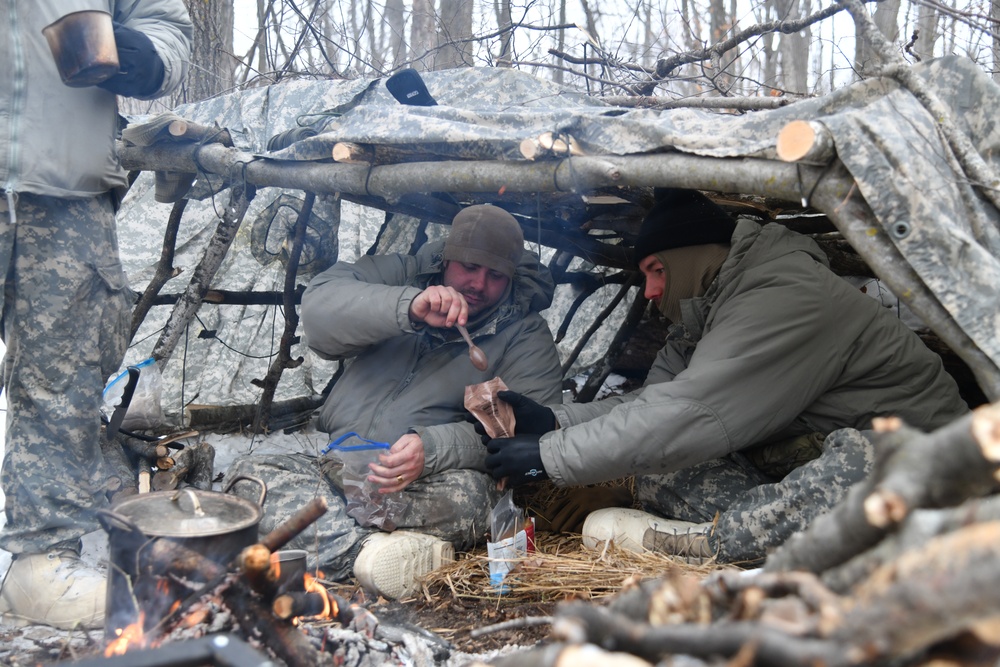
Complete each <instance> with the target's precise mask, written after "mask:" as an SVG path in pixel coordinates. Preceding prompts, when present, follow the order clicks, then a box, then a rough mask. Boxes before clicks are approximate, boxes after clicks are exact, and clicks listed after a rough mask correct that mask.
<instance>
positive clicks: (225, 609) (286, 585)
mask: <svg viewBox="0 0 1000 667" xmlns="http://www.w3.org/2000/svg"><path fill="white" fill-rule="evenodd" d="M324 513H326V504H325V502H324V501H323V500H322V499H315V500H314V501H312V502H311V503H309V504H308V505H306V506H305V507H304V508H302V510H300V511H299V512H298V513H297V514H296V515H295V516H293V517H292V518H291V519H289V520H288V521H287V522H286V523H285V524H283V525H281V526H279V527H278V528H277V529H276V530H274V531H272V532H271V533H269V534H268V535H266V536H264V537H263V538H262V539H261V540H260V541H258V542H255V543H253V544H251V545H249V546H247V547H244V548H243V549H242V550H241V551H240V552H239V553H238V554H237V555H236V556H235V557H233V558H232V559H231V560H230V561H229V562H226V563H222V564H220V563H219V562H218V561H217V560H215V559H213V558H212V557H211V555H206V554H203V553H200V552H199V551H197V550H195V549H192V548H190V547H189V546H187V545H185V544H184V543H183V541H177V540H171V539H165V538H157V537H154V538H147V539H146V540H145V542H144V543H143V544H142V546H141V548H140V549H139V550H138V551H134V552H131V553H132V555H133V556H134V559H133V561H134V563H135V565H134V566H133V567H132V570H131V571H130V572H125V571H124V568H121V567H115V563H114V560H115V559H114V555H113V556H112V561H113V562H112V570H113V572H114V573H115V575H117V576H116V578H112V581H111V582H109V591H108V603H109V607H108V610H107V618H108V621H107V625H106V633H105V634H106V640H107V645H106V648H105V650H104V655H105V657H112V656H121V655H124V654H126V653H128V652H130V651H135V650H139V649H155V648H158V647H167V645H168V644H171V643H172V642H174V641H177V640H183V639H191V638H195V637H198V636H202V635H205V634H208V633H210V632H217V631H218V630H219V627H220V626H232V625H234V623H233V622H232V620H233V619H235V625H237V626H239V629H240V630H241V631H242V634H243V635H244V636H246V637H248V638H251V637H252V638H255V639H259V641H260V642H261V643H263V644H264V645H265V646H266V647H267V649H268V650H270V651H271V652H272V653H274V654H275V655H276V656H278V657H279V658H280V659H282V660H283V661H285V662H286V663H288V664H294V665H309V664H318V661H319V652H318V651H317V649H315V648H314V647H313V645H312V644H311V643H310V641H309V639H308V637H307V636H306V634H304V633H303V632H302V631H301V630H300V629H299V627H298V626H299V625H300V623H301V622H302V621H303V620H306V619H308V620H311V621H313V620H324V619H325V620H330V621H337V622H339V623H340V624H341V625H342V626H344V627H350V628H352V629H353V630H354V631H359V632H362V633H365V634H366V635H367V636H368V637H371V636H372V635H373V634H374V631H375V628H376V627H377V626H378V622H377V620H376V619H375V618H374V616H373V615H372V614H371V613H370V612H368V611H367V610H366V609H364V608H363V607H361V606H360V605H358V604H350V603H348V602H347V601H346V600H344V599H342V598H339V597H338V596H336V595H334V594H332V593H330V592H329V591H328V590H327V589H326V587H325V586H324V585H323V573H322V572H316V573H310V572H307V571H306V567H305V552H302V551H298V550H288V551H282V550H281V547H283V546H284V545H285V544H287V543H288V542H289V541H291V540H292V539H293V538H294V537H295V536H297V535H298V534H299V533H301V532H302V531H303V530H304V529H305V528H306V527H308V526H309V525H310V524H312V523H313V522H314V521H315V520H316V519H318V518H319V517H320V516H322V515H323V514H324ZM114 537H115V535H114V534H113V535H112V538H114ZM113 551H114V549H113ZM119 588H121V589H122V590H124V591H126V592H127V593H128V594H127V595H124V594H122V590H118V589H119ZM126 598H127V602H126V604H124V605H122V604H121V601H122V600H123V599H126ZM125 621H128V622H125Z"/></svg>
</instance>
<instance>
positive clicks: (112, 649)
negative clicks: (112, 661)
mask: <svg viewBox="0 0 1000 667" xmlns="http://www.w3.org/2000/svg"><path fill="white" fill-rule="evenodd" d="M145 616H146V615H145V614H144V613H143V612H141V611H140V612H139V620H138V621H136V622H135V623H131V624H129V625H126V626H125V627H124V628H119V629H116V630H115V634H116V635H118V637H117V639H112V640H111V642H110V643H109V644H108V646H107V648H105V649H104V657H105V658H110V657H112V656H115V655H125V651H127V650H128V649H129V648H135V647H137V646H138V647H140V648H141V647H142V645H143V632H142V624H143V621H144V620H145Z"/></svg>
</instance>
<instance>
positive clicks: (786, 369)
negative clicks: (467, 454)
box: [486, 190, 968, 562]
mask: <svg viewBox="0 0 1000 667" xmlns="http://www.w3.org/2000/svg"><path fill="white" fill-rule="evenodd" d="M635 256H636V257H637V259H638V267H639V269H640V270H641V271H642V272H643V274H644V275H645V278H646V283H645V296H646V297H647V298H648V299H650V300H651V301H653V302H654V303H655V304H656V305H657V307H658V308H659V309H660V311H661V312H663V313H664V314H666V316H667V317H668V318H669V319H670V320H671V321H672V322H673V325H672V326H671V327H670V328H669V329H668V333H667V341H666V345H665V346H664V347H663V348H662V349H661V350H660V352H659V354H658V355H657V358H656V360H655V362H654V364H653V366H652V368H651V369H650V372H649V375H648V377H647V379H646V382H645V385H644V387H643V388H642V389H640V390H638V391H636V392H633V393H631V394H629V395H626V396H622V397H613V398H609V399H605V400H602V401H597V402H593V403H584V404H568V405H554V406H550V407H545V406H541V405H538V404H536V403H534V402H533V401H530V400H528V399H527V398H526V397H522V396H518V395H517V394H516V393H513V392H512V393H509V394H504V393H502V392H501V394H500V397H501V398H504V399H505V400H507V401H508V402H510V403H512V405H513V406H514V414H515V419H516V424H517V434H516V435H515V436H514V437H513V438H508V439H495V440H491V441H489V442H488V445H487V446H488V449H489V451H490V455H489V456H488V457H487V459H486V465H487V467H488V468H489V469H490V472H491V474H492V475H493V476H494V477H495V478H497V479H501V478H503V477H509V478H510V481H511V482H512V483H515V484H516V483H518V482H520V481H523V480H524V479H525V477H524V473H525V471H528V470H533V469H539V468H541V469H544V471H545V474H546V475H547V476H548V477H549V478H550V479H552V480H553V481H554V482H555V483H556V484H557V485H559V486H573V485H583V484H592V483H595V482H601V481H605V480H611V479H616V478H620V477H626V476H629V475H636V498H637V500H639V501H640V502H641V503H642V505H643V507H644V508H645V509H646V510H647V511H639V510H631V509H617V508H610V509H602V510H597V511H596V512H593V513H591V514H590V515H588V516H587V519H586V521H585V522H584V526H583V540H584V544H585V545H587V546H596V545H597V544H600V543H602V542H604V541H606V540H609V539H611V540H614V541H616V542H618V543H619V545H620V546H624V547H628V548H632V549H636V550H642V549H644V548H645V549H654V550H657V551H661V552H665V553H668V554H674V555H677V556H682V557H686V558H688V559H689V560H693V561H698V562H700V561H702V560H706V559H710V558H717V559H718V561H720V562H754V561H759V560H760V559H762V558H764V557H765V556H766V554H767V551H768V549H769V548H772V547H775V546H777V545H779V544H781V543H782V542H784V541H785V540H786V539H787V538H788V537H789V536H790V535H791V534H792V533H794V532H796V531H798V530H800V529H802V528H804V527H806V526H807V525H808V524H809V522H810V521H811V520H812V519H813V518H814V517H816V516H817V515H818V514H820V513H821V512H824V511H826V510H827V509H829V508H830V507H832V506H833V505H834V504H835V503H837V502H838V501H839V500H840V499H841V498H842V497H843V496H844V494H845V493H846V491H847V490H848V488H849V487H850V486H851V485H853V484H854V483H856V482H857V481H859V480H861V479H863V477H864V476H865V475H866V474H867V473H868V472H869V471H870V470H871V467H872V463H873V452H872V448H871V444H870V442H869V440H868V437H867V436H868V434H866V433H864V432H863V430H864V429H870V427H871V421H872V418H874V417H878V416H882V415H895V416H899V417H901V418H902V419H904V420H905V421H906V422H907V423H909V424H911V425H913V426H915V427H918V428H923V429H928V430H930V429H935V428H938V427H940V426H943V425H945V424H947V423H949V422H951V421H953V420H954V419H955V418H957V417H958V416H960V415H961V414H963V413H964V412H966V411H967V410H968V407H967V406H966V405H965V403H964V402H963V401H962V399H961V398H960V397H959V394H958V388H957V386H956V384H955V382H954V380H953V379H952V378H951V377H950V376H949V375H948V374H947V373H946V372H945V370H944V367H943V364H942V362H941V359H940V358H939V357H938V356H937V355H936V354H934V353H932V352H931V351H929V350H928V349H927V348H926V347H925V346H924V344H923V343H922V342H921V340H920V339H919V338H918V337H917V335H916V334H914V333H913V332H912V331H910V330H909V329H907V328H906V326H905V325H904V324H903V323H902V322H901V321H900V320H899V319H898V318H897V317H896V316H895V315H894V314H893V313H892V312H891V311H890V310H888V309H886V308H883V307H882V306H881V304H880V303H878V302H877V301H875V300H874V299H871V298H869V297H867V296H864V295H863V294H861V293H860V292H859V291H858V290H857V289H855V288H854V287H852V286H851V285H850V284H848V283H847V282H846V281H844V280H843V279H841V278H839V277H838V276H837V275H835V274H834V273H833V272H832V271H830V269H829V263H828V260H827V258H826V255H825V254H824V253H823V252H822V250H820V248H819V246H817V245H816V243H815V242H814V241H813V240H812V239H810V238H808V237H806V236H802V235H800V234H797V233H795V232H792V231H790V230H788V229H786V228H785V227H783V226H782V225H778V224H769V225H765V226H763V227H762V226H760V225H758V224H757V223H755V222H753V221H750V220H740V221H739V222H736V221H734V220H733V219H732V218H731V217H730V216H729V215H727V214H726V212H725V211H723V210H722V209H721V208H719V207H718V206H716V205H715V204H714V203H712V202H711V201H710V200H709V199H708V198H706V197H705V196H704V195H702V194H701V193H698V192H695V191H690V190H668V191H666V192H665V193H664V196H663V197H662V198H661V199H660V200H659V202H658V203H657V204H656V205H655V206H654V208H653V209H652V210H651V211H650V212H649V214H648V215H647V217H646V219H645V220H644V221H643V224H642V228H641V231H640V234H639V237H638V239H637V241H636V244H635ZM859 429H860V430H859ZM664 517H667V518H664Z"/></svg>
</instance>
